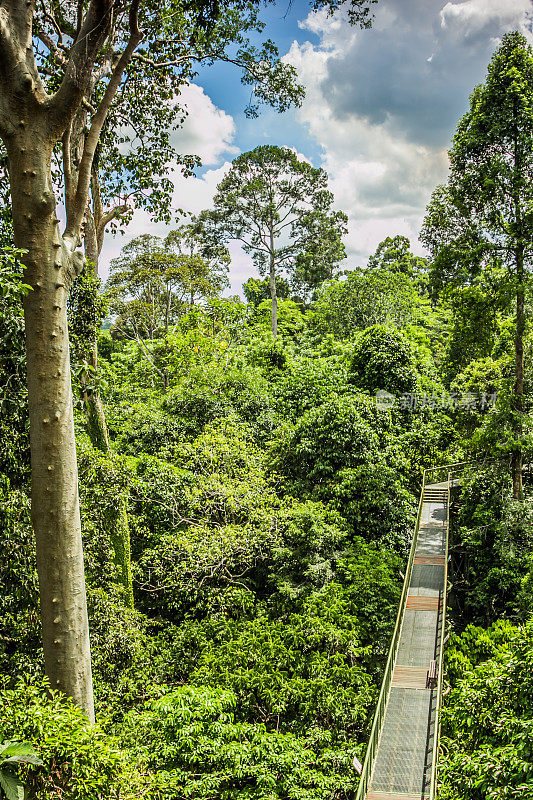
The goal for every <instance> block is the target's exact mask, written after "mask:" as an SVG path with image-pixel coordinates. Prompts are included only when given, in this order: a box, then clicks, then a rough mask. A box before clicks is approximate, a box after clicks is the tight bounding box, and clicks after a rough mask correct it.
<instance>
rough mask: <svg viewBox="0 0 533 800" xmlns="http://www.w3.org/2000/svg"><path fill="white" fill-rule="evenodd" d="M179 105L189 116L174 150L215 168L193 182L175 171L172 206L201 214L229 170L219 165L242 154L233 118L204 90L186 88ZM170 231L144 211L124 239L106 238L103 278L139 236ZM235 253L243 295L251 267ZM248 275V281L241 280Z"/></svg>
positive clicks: (176, 135)
mask: <svg viewBox="0 0 533 800" xmlns="http://www.w3.org/2000/svg"><path fill="white" fill-rule="evenodd" d="M180 104H183V105H185V106H186V107H187V110H188V116H187V118H186V120H185V122H184V125H183V127H182V128H180V129H179V130H178V131H175V132H174V133H173V134H172V144H173V146H174V147H175V148H176V150H177V151H178V152H179V153H181V154H195V155H199V156H200V158H201V159H202V163H203V164H204V165H205V166H211V167H213V168H212V169H208V170H207V171H205V172H203V173H201V174H200V175H199V176H198V177H191V178H184V177H183V175H182V174H181V173H180V172H179V171H178V170H176V171H174V172H173V173H172V180H173V183H174V192H173V202H172V206H173V208H174V209H182V210H183V211H186V212H188V213H190V214H198V213H199V212H200V211H202V210H203V209H204V208H209V206H210V205H211V203H212V200H213V196H214V194H215V191H216V187H217V184H218V183H220V181H221V180H222V178H223V177H224V175H225V174H226V172H227V171H228V169H229V167H230V162H229V161H228V160H225V161H224V162H223V163H222V165H220V161H221V159H222V158H223V157H224V156H227V155H230V156H233V155H236V154H237V153H238V152H239V150H238V148H237V147H235V145H234V144H233V141H234V138H235V122H234V120H233V117H232V116H231V115H230V114H227V113H226V112H225V111H224V110H223V109H220V108H217V107H216V106H215V105H214V103H213V101H212V100H211V98H210V97H209V96H208V95H207V94H206V93H205V91H204V89H203V88H202V87H201V86H197V85H196V84H190V85H189V86H186V87H185V88H184V90H183V92H182V95H181V97H180ZM176 224H179V218H177V219H176ZM171 227H172V225H171V226H167V225H164V224H162V223H154V222H152V220H151V219H150V217H149V215H148V214H147V213H146V212H145V211H137V212H136V213H135V214H134V217H133V220H132V221H131V223H130V225H129V227H128V230H127V232H126V234H125V235H124V236H120V235H118V236H115V237H111V236H109V235H108V236H107V237H106V240H105V243H104V247H103V250H102V256H101V259H100V274H101V277H102V278H103V279H104V280H105V278H106V277H107V274H108V271H109V262H110V261H111V259H113V258H115V257H116V256H118V255H119V253H120V251H121V249H122V247H124V245H125V244H127V243H128V242H129V241H131V239H133V238H134V237H135V236H139V235H140V234H141V233H149V234H151V235H153V236H166V234H167V233H168V231H169V230H170V228H171ZM233 250H234V251H235V252H234V259H235V267H236V269H235V274H236V278H235V281H240V282H239V283H238V285H237V284H236V283H235V285H233V275H232V290H233V292H240V289H241V284H242V281H243V280H245V279H246V277H247V275H248V274H249V273H250V268H249V267H248V269H247V270H246V269H245V267H246V264H249V261H248V260H247V259H246V257H245V256H244V254H242V253H241V252H240V248H233ZM232 269H233V267H232ZM245 272H246V275H245V278H242V275H243V274H245Z"/></svg>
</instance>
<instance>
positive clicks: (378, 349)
mask: <svg viewBox="0 0 533 800" xmlns="http://www.w3.org/2000/svg"><path fill="white" fill-rule="evenodd" d="M350 376H351V379H352V380H353V382H354V383H355V384H356V386H359V387H360V388H361V389H366V390H367V391H368V392H371V393H374V392H375V391H377V390H379V389H381V390H385V391H387V392H391V393H392V394H395V395H402V394H405V393H408V392H414V391H415V389H416V370H415V361H414V357H413V353H412V350H411V346H410V343H409V341H408V339H407V337H406V336H405V335H404V334H403V333H402V332H401V331H399V330H398V329H397V328H393V327H387V326H385V325H374V326H372V327H370V328H367V329H366V330H365V331H364V333H363V334H362V335H361V337H360V338H359V339H358V340H357V342H356V344H355V348H354V351H353V355H352V361H351V364H350Z"/></svg>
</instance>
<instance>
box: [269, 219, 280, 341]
mask: <svg viewBox="0 0 533 800" xmlns="http://www.w3.org/2000/svg"><path fill="white" fill-rule="evenodd" d="M269 280H270V297H271V298H272V336H273V337H274V339H275V338H276V337H277V335H278V295H277V291H276V260H275V255H274V231H273V230H272V228H271V229H270V271H269Z"/></svg>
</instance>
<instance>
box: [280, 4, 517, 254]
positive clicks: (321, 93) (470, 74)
mask: <svg viewBox="0 0 533 800" xmlns="http://www.w3.org/2000/svg"><path fill="white" fill-rule="evenodd" d="M531 8H532V6H531V2H530V0H513V2H510V1H509V0H451V1H450V2H445V0H380V2H379V4H378V6H377V8H376V15H375V19H374V24H373V27H372V29H371V30H364V31H360V30H356V29H353V28H350V26H349V25H348V24H347V22H346V20H344V19H343V18H342V16H338V17H336V18H335V19H334V20H331V18H328V17H327V16H326V15H325V14H324V13H322V12H320V13H313V14H311V15H309V16H308V17H307V19H306V20H305V21H303V23H302V24H301V25H302V27H303V28H304V29H307V30H309V31H311V32H312V33H313V34H315V35H317V36H319V37H320V41H319V43H318V44H311V43H309V42H305V43H298V42H294V43H293V45H292V47H291V49H290V52H289V53H288V55H287V57H286V58H287V60H288V61H290V63H292V64H293V65H294V66H295V67H296V69H297V70H298V73H299V76H300V78H301V80H302V82H303V83H304V84H305V85H306V87H307V97H306V100H305V102H304V104H303V106H302V109H301V110H300V112H299V118H300V120H301V121H302V122H303V123H304V124H305V125H306V126H307V128H308V130H309V132H310V134H311V135H312V136H313V137H314V138H315V139H316V140H317V142H318V143H319V144H320V145H321V147H322V150H323V165H324V167H325V168H326V169H327V170H328V172H329V174H330V178H331V182H332V186H333V189H334V191H335V195H336V199H337V203H338V205H339V207H341V208H343V209H344V210H345V211H347V212H348V213H349V217H350V234H349V242H348V243H349V248H350V254H351V256H352V258H356V259H358V260H362V259H364V258H365V257H366V256H367V255H368V254H369V253H370V252H372V251H373V250H374V249H375V247H376V246H377V244H378V243H379V241H380V240H381V239H382V238H384V237H385V236H387V235H394V234H396V233H403V234H405V235H408V236H410V238H411V239H412V240H413V241H414V245H415V249H417V250H418V251H419V249H418V246H417V245H416V233H417V231H418V229H419V227H420V222H421V219H422V216H423V212H424V208H425V205H426V203H427V200H428V198H429V194H430V192H431V190H432V189H433V188H434V187H435V185H436V184H437V183H439V182H441V181H442V180H444V179H445V177H446V172H447V156H446V149H447V147H448V146H449V142H450V139H451V135H452V134H453V131H454V129H455V127H456V124H457V122H458V119H459V118H460V116H461V115H462V114H463V113H464V112H465V110H466V108H467V103H468V97H469V95H470V93H471V92H472V90H473V88H474V86H475V85H476V84H477V83H479V82H480V81H481V80H483V77H484V74H485V72H486V67H487V64H488V62H489V60H490V57H491V55H492V53H493V51H494V49H495V48H496V47H497V45H498V43H499V41H500V40H501V37H502V35H503V34H504V33H506V32H507V31H510V30H514V29H516V28H519V29H521V30H523V31H524V32H525V33H526V35H527V36H528V37H530V38H531V34H530V29H531ZM419 252H420V251H419Z"/></svg>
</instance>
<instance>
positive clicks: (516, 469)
mask: <svg viewBox="0 0 533 800" xmlns="http://www.w3.org/2000/svg"><path fill="white" fill-rule="evenodd" d="M516 276H517V279H518V286H517V290H516V333H515V342H514V346H515V384H514V396H513V411H514V414H515V415H516V417H515V422H514V432H515V436H516V438H517V439H520V438H521V437H522V432H523V431H522V415H523V413H524V333H525V330H526V316H525V287H524V247H523V244H522V243H521V242H520V244H519V246H518V249H517V252H516ZM511 470H512V476H513V497H514V499H515V500H518V499H520V498H521V497H522V448H521V447H520V446H517V447H516V448H515V449H514V450H513V452H512V455H511Z"/></svg>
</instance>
